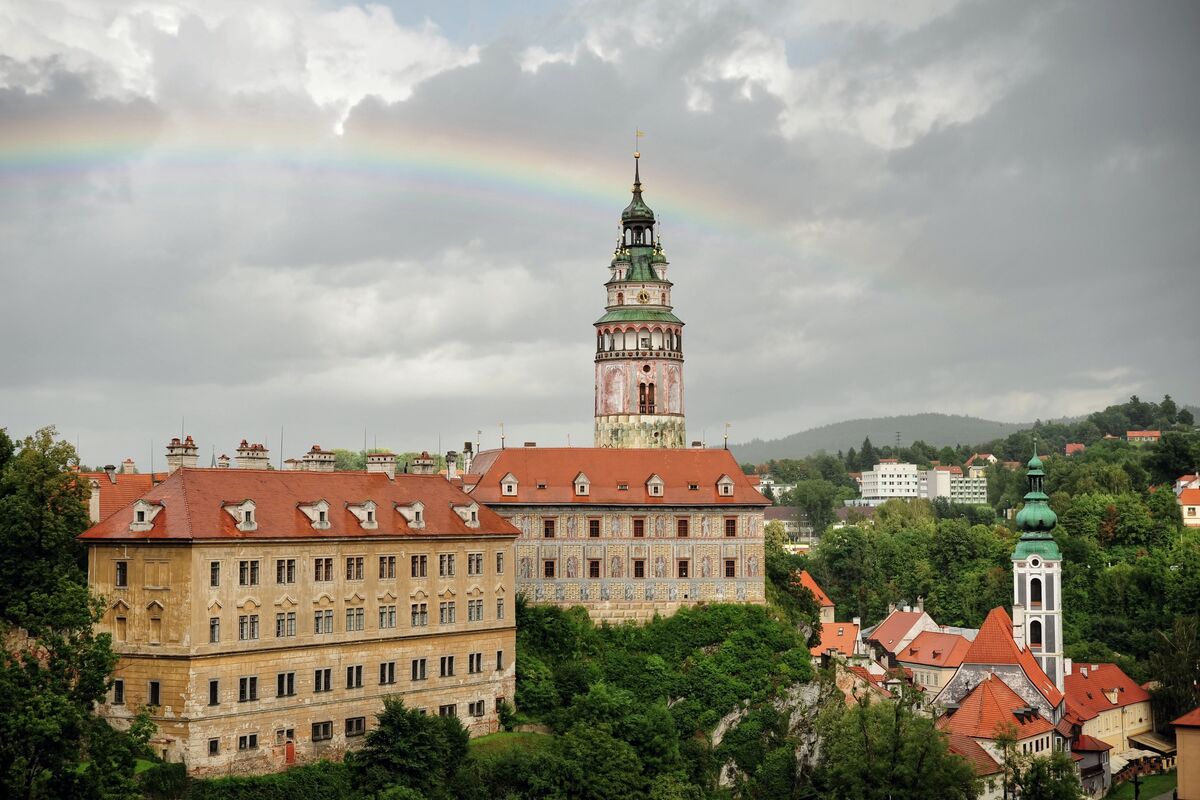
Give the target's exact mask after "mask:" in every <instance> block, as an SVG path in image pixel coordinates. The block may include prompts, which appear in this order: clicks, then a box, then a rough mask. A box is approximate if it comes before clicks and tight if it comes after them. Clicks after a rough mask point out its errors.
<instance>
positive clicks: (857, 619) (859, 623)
mask: <svg viewBox="0 0 1200 800" xmlns="http://www.w3.org/2000/svg"><path fill="white" fill-rule="evenodd" d="M850 621H851V622H853V623H854V624H855V625H856V626H857V627H859V628H861V627H862V617H854V618H853V619H851V620H850Z"/></svg>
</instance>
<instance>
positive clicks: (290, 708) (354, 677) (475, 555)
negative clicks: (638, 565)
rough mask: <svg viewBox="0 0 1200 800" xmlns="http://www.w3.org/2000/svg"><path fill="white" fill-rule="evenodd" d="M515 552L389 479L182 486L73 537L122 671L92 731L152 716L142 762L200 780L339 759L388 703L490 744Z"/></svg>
mask: <svg viewBox="0 0 1200 800" xmlns="http://www.w3.org/2000/svg"><path fill="white" fill-rule="evenodd" d="M256 452H258V451H252V453H251V455H252V457H253V455H254V453H256ZM517 534H518V531H517V530H516V529H515V528H514V527H513V526H512V525H510V524H509V523H508V522H506V521H505V520H504V519H503V518H501V517H500V516H499V515H498V514H496V513H495V512H494V511H492V510H491V509H489V508H487V507H485V506H482V505H480V504H479V503H478V502H477V501H475V500H473V499H472V498H470V497H469V496H467V495H466V494H464V493H463V492H462V491H461V490H459V489H457V488H455V487H454V486H452V485H451V484H450V483H449V482H448V481H446V480H445V479H444V478H442V477H440V476H438V475H436V474H434V475H395V474H394V464H393V466H392V469H391V470H390V471H389V470H387V469H386V465H383V464H371V465H369V468H368V470H367V471H364V472H320V471H311V472H310V471H300V470H298V471H284V470H266V469H252V468H239V469H229V468H225V469H196V468H192V467H187V466H184V467H181V468H179V469H176V470H175V471H174V472H172V473H171V474H170V475H169V476H168V477H166V478H165V479H164V480H163V481H162V482H161V483H158V484H155V485H154V486H152V487H151V488H149V489H148V490H146V491H144V492H143V493H142V494H141V495H140V496H139V497H137V498H136V499H135V500H133V502H131V503H128V504H126V505H125V506H124V507H122V508H120V509H118V510H116V511H114V512H113V513H111V514H110V515H109V516H107V517H106V518H104V519H103V520H101V521H100V522H99V523H97V524H96V525H93V526H92V527H91V528H89V529H88V530H87V531H86V532H84V533H83V534H81V535H80V537H79V538H80V541H81V542H82V543H83V544H85V545H86V546H87V551H88V556H87V559H88V569H87V574H88V586H89V589H91V591H92V592H93V593H94V594H95V595H96V596H98V597H103V598H104V599H105V608H104V612H103V615H102V617H101V618H100V620H99V622H98V624H97V625H96V628H97V632H101V633H106V634H109V635H110V636H111V637H112V647H113V650H114V651H115V652H116V654H117V655H118V657H119V658H118V662H117V665H116V668H115V670H114V672H113V678H114V684H113V686H112V689H111V690H110V692H109V694H108V697H107V698H106V701H105V702H104V703H102V704H101V705H100V706H99V708H98V709H97V711H98V713H99V714H101V715H102V716H104V717H106V718H108V719H111V720H113V721H115V722H117V723H118V724H122V725H123V724H128V722H129V721H130V720H131V719H132V718H133V717H134V716H135V715H136V714H137V713H138V711H140V710H143V709H145V710H148V711H149V713H150V717H151V720H152V721H153V722H154V724H155V725H156V732H155V735H154V738H153V739H152V740H151V746H152V748H153V749H154V750H155V752H156V753H157V754H159V755H162V756H163V757H164V760H170V761H173V762H182V763H185V764H187V767H188V770H189V772H190V773H191V774H193V775H214V774H220V775H228V774H250V773H261V772H272V771H277V770H282V769H285V768H287V767H288V766H289V765H291V764H294V763H302V762H307V761H316V760H319V759H323V758H340V757H341V755H342V754H343V753H344V752H345V751H346V750H347V749H350V748H353V747H354V746H356V744H357V743H359V742H361V741H363V739H362V738H361V737H362V736H363V734H364V733H365V732H366V731H367V730H368V729H369V728H370V727H371V726H372V725H373V724H374V718H375V716H376V714H378V713H379V710H380V709H381V708H382V702H383V697H384V696H385V695H386V694H390V693H401V694H403V696H404V700H405V702H406V703H407V704H408V705H410V706H412V707H416V708H422V709H426V710H427V711H429V713H439V714H442V715H446V716H456V717H459V718H460V719H462V721H463V723H464V725H465V726H466V727H467V728H468V729H469V730H470V731H471V733H472V734H483V733H490V732H494V731H495V730H497V729H498V727H499V723H498V719H499V717H498V711H499V709H498V705H499V703H500V701H501V700H502V699H503V698H511V697H512V696H513V691H514V681H515V672H514V661H515V656H516V651H515V647H516V630H515V616H516V614H515V603H516V581H515V579H514V578H515V576H514V572H515V570H514V568H513V566H514V565H513V564H512V551H513V545H514V541H515V539H516V537H517Z"/></svg>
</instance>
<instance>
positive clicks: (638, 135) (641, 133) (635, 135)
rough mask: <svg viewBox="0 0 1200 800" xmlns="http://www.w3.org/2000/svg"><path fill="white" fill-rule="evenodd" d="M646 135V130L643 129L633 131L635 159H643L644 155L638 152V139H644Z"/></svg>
mask: <svg viewBox="0 0 1200 800" xmlns="http://www.w3.org/2000/svg"><path fill="white" fill-rule="evenodd" d="M645 135H646V132H645V131H644V130H642V129H641V128H634V129H633V157H634V158H641V157H642V154H641V153H640V152H638V139H640V138H642V137H643V136H645Z"/></svg>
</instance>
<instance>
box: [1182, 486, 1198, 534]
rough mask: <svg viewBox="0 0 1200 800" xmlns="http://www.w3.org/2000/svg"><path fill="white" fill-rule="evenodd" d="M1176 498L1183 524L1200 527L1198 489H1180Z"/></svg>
mask: <svg viewBox="0 0 1200 800" xmlns="http://www.w3.org/2000/svg"><path fill="white" fill-rule="evenodd" d="M1178 498H1179V513H1180V514H1181V515H1182V516H1183V524H1184V525H1186V526H1187V527H1189V528H1200V489H1182V490H1180V492H1179V495H1178Z"/></svg>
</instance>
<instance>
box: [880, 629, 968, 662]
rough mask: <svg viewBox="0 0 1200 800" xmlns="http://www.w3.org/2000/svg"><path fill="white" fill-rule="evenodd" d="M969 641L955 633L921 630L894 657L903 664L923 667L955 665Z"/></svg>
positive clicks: (960, 658) (966, 648)
mask: <svg viewBox="0 0 1200 800" xmlns="http://www.w3.org/2000/svg"><path fill="white" fill-rule="evenodd" d="M970 647H971V643H970V642H969V641H968V640H967V639H966V637H964V636H959V635H958V634H957V633H942V632H941V631H921V632H920V633H918V634H917V635H916V637H915V638H914V639H913V640H912V641H911V642H909V643H908V647H906V648H904V649H903V650H902V651H900V652H899V653H896V658H897V659H899V660H900V661H902V662H904V663H905V664H920V665H921V666H925V667H957V666H958V665H959V664H961V663H962V661H963V656H965V655H966V654H967V650H968V649H969V648H970Z"/></svg>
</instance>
